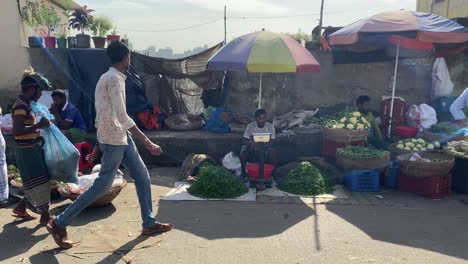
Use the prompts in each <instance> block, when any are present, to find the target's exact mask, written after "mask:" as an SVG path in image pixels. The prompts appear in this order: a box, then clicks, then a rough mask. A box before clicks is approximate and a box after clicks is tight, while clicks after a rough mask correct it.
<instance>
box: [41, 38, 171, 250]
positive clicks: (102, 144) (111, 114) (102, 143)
mask: <svg viewBox="0 0 468 264" xmlns="http://www.w3.org/2000/svg"><path fill="white" fill-rule="evenodd" d="M107 54H108V56H109V58H110V60H111V63H112V67H111V68H110V69H109V71H107V72H106V73H105V74H103V75H102V76H101V79H100V80H99V82H98V83H97V86H96V94H95V102H96V103H95V107H96V124H95V126H96V128H97V138H98V144H97V145H96V147H95V148H94V150H93V152H92V153H91V154H90V156H89V159H91V160H94V159H96V158H97V156H98V155H99V154H100V153H101V152H102V159H101V161H102V163H101V171H100V172H99V175H98V177H97V179H96V180H95V182H94V183H93V185H92V186H91V187H90V188H89V189H88V190H86V191H85V192H84V193H83V194H81V195H80V196H79V197H78V199H76V200H75V201H74V202H73V203H72V204H71V205H70V206H69V207H68V208H67V209H66V210H65V211H64V212H63V213H61V214H60V215H58V216H57V217H56V218H55V219H54V220H53V221H51V222H50V223H49V224H48V225H47V230H48V231H49V233H50V234H51V235H52V237H53V238H54V240H55V242H56V243H57V245H58V246H60V247H61V248H71V247H72V242H71V241H70V240H68V238H67V231H66V228H67V226H68V225H70V223H71V222H72V220H73V219H74V218H75V217H76V216H77V215H78V214H79V213H80V212H81V211H83V210H84V209H85V208H86V207H87V206H88V205H90V204H91V203H93V202H94V201H95V200H96V199H98V198H99V197H101V196H102V195H103V194H104V193H105V192H106V191H107V190H109V189H110V187H111V186H112V182H113V181H114V176H115V174H116V173H117V170H118V168H119V166H120V164H122V165H123V166H124V167H125V168H126V169H128V170H129V172H130V175H131V177H132V178H133V179H134V180H135V186H136V191H137V196H138V201H139V203H140V209H141V218H142V220H143V230H142V232H141V233H142V235H152V234H155V233H162V232H167V231H170V230H171V228H172V225H170V224H161V223H158V222H156V219H155V218H154V215H153V208H152V197H151V181H150V177H149V173H148V169H147V168H146V166H145V164H144V163H143V160H142V159H141V157H140V154H139V153H138V150H137V148H136V146H135V143H134V142H133V139H132V137H131V136H133V137H135V138H137V139H138V140H139V141H140V142H141V143H143V145H144V146H145V147H146V149H148V150H149V151H150V153H151V154H152V155H154V156H159V155H161V153H162V151H161V148H160V147H159V146H158V145H156V144H154V143H153V142H151V141H150V140H149V139H148V138H147V137H146V136H145V134H143V133H142V132H141V131H140V129H138V127H137V126H136V125H135V122H134V121H133V120H132V119H131V118H130V117H129V116H128V115H127V112H126V108H125V78H126V76H125V73H126V72H127V70H128V67H129V66H130V50H129V49H128V47H127V46H126V45H125V44H123V43H122V42H119V41H115V42H112V43H111V44H109V46H108V47H107ZM129 134H130V135H131V136H130V135H129Z"/></svg>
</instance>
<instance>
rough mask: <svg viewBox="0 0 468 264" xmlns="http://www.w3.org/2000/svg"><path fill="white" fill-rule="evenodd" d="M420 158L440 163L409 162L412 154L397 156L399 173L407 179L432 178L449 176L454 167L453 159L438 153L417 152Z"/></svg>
mask: <svg viewBox="0 0 468 264" xmlns="http://www.w3.org/2000/svg"><path fill="white" fill-rule="evenodd" d="M418 153H419V155H421V157H422V158H427V159H431V160H433V159H439V160H442V161H440V162H424V161H419V160H418V161H410V160H409V159H410V158H411V155H412V154H405V155H401V156H398V158H397V160H398V163H399V167H400V172H401V173H402V174H404V175H406V176H408V177H417V178H425V177H434V176H444V175H449V174H450V171H451V170H452V169H453V167H454V166H455V158H454V157H451V156H449V155H446V154H443V153H439V152H418Z"/></svg>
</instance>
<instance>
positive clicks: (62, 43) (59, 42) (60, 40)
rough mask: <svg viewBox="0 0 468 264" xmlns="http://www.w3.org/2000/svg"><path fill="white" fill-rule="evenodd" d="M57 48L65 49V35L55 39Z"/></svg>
mask: <svg viewBox="0 0 468 264" xmlns="http://www.w3.org/2000/svg"><path fill="white" fill-rule="evenodd" d="M57 48H59V49H66V48H67V35H66V34H65V33H62V34H60V37H58V38H57Z"/></svg>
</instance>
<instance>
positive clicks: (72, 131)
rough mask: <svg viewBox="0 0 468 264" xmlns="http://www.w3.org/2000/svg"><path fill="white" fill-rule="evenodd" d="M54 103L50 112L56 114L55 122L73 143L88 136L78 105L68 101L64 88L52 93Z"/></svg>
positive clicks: (79, 141) (81, 140) (82, 140)
mask: <svg viewBox="0 0 468 264" xmlns="http://www.w3.org/2000/svg"><path fill="white" fill-rule="evenodd" d="M52 100H53V101H54V103H53V104H52V107H51V108H50V112H51V113H52V114H53V115H54V117H55V120H54V123H55V124H56V125H57V126H58V127H59V129H60V130H61V131H62V133H63V134H64V135H65V136H67V138H68V139H69V140H70V141H71V142H72V143H74V144H75V143H81V142H84V141H85V138H86V124H85V122H84V120H83V116H82V115H81V113H80V111H79V110H78V108H76V106H74V105H73V104H71V103H70V102H68V101H67V96H66V94H65V92H64V91H63V90H60V89H57V90H55V91H54V92H53V93H52Z"/></svg>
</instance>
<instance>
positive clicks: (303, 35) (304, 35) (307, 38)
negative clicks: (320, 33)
mask: <svg viewBox="0 0 468 264" xmlns="http://www.w3.org/2000/svg"><path fill="white" fill-rule="evenodd" d="M289 35H290V36H291V37H292V38H293V39H295V40H297V41H298V42H301V41H302V40H304V41H305V42H310V41H312V36H311V35H309V34H307V33H304V32H302V31H301V30H300V29H299V30H298V31H297V33H294V34H289Z"/></svg>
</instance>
